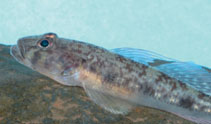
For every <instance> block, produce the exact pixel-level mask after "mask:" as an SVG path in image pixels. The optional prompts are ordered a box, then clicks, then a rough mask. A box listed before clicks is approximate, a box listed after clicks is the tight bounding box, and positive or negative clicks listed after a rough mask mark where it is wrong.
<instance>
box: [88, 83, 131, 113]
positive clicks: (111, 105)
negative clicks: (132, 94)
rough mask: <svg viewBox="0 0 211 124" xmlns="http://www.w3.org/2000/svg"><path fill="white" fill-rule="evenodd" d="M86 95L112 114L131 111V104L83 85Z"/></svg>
mask: <svg viewBox="0 0 211 124" xmlns="http://www.w3.org/2000/svg"><path fill="white" fill-rule="evenodd" d="M84 89H85V91H86V93H87V94H88V96H89V97H90V98H91V99H92V100H93V101H94V102H95V103H96V104H97V105H99V106H101V107H102V108H104V109H105V110H107V111H110V112H111V113H114V114H127V113H128V112H129V111H131V109H132V107H133V104H131V103H129V102H127V101H126V100H123V99H121V98H117V97H114V96H111V95H108V94H104V93H102V92H101V91H99V90H95V89H92V88H89V87H86V86H85V88H84Z"/></svg>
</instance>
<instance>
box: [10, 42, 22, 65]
mask: <svg viewBox="0 0 211 124" xmlns="http://www.w3.org/2000/svg"><path fill="white" fill-rule="evenodd" d="M10 55H11V56H13V58H15V59H16V61H18V62H19V63H21V64H23V62H24V56H23V52H21V50H20V47H19V45H13V46H11V47H10Z"/></svg>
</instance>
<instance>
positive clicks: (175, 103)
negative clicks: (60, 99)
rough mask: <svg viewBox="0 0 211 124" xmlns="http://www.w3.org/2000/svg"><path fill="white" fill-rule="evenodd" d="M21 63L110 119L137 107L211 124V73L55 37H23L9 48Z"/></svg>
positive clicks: (147, 55)
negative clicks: (80, 94)
mask: <svg viewBox="0 0 211 124" xmlns="http://www.w3.org/2000/svg"><path fill="white" fill-rule="evenodd" d="M10 54H11V55H12V56H13V57H14V58H15V59H16V60H17V61H18V62H19V63H21V64H23V65H25V66H27V67H29V68H31V69H33V70H34V71H37V72H39V73H41V74H43V75H46V76H47V77H49V78H51V79H53V80H55V81H57V82H58V83H60V84H63V85H66V86H79V87H82V88H83V89H84V90H85V92H86V94H87V95H88V97H89V98H90V99H91V100H92V101H93V102H94V103H95V104H97V105H99V106H100V107H102V108H103V109H105V110H107V111H109V112H111V113H114V114H122V115H126V114H128V113H129V112H130V111H131V110H132V109H134V108H135V107H137V106H143V107H150V108H154V109H158V110H163V111H166V112H169V113H172V114H175V115H177V116H180V117H182V118H184V119H186V120H190V121H192V122H195V123H199V124H211V69H209V68H207V67H204V66H201V65H197V64H195V63H193V62H182V61H178V60H175V59H171V58H168V57H165V56H162V55H159V54H157V53H154V52H151V51H148V50H143V49H136V48H127V47H125V48H115V49H105V48H103V47H100V46H96V45H94V44H90V43H87V42H83V41H79V40H74V39H67V38H62V37H59V36H58V35H57V34H56V33H52V32H50V33H45V34H41V35H33V36H26V37H23V38H20V39H19V40H18V41H17V44H16V45H13V46H11V48H10Z"/></svg>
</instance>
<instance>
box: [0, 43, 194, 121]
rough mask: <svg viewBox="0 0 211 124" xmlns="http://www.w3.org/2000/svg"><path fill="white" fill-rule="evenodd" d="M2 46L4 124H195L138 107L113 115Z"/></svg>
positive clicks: (1, 110)
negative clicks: (19, 59) (17, 57)
mask: <svg viewBox="0 0 211 124" xmlns="http://www.w3.org/2000/svg"><path fill="white" fill-rule="evenodd" d="M9 47H10V46H4V45H0V124H18V123H43V124H107V123H109V124H192V122H189V121H187V120H184V119H182V118H180V117H177V116H175V115H172V114H170V113H167V112H163V111H159V110H155V109H151V108H146V107H137V108H136V109H134V110H133V111H132V112H130V113H129V114H128V115H125V116H123V115H115V114H111V113H110V112H107V111H105V110H103V109H102V108H100V107H99V106H98V105H96V104H95V103H93V102H92V101H91V100H90V99H89V98H88V97H87V95H86V93H85V92H84V90H83V89H82V88H80V87H68V86H63V85H61V84H59V83H57V82H55V81H53V80H51V79H49V78H47V77H45V76H43V75H41V74H39V73H37V72H35V71H33V70H31V69H29V68H27V67H25V66H23V65H21V64H19V63H18V62H16V61H15V60H14V59H13V58H12V57H11V56H10V54H9Z"/></svg>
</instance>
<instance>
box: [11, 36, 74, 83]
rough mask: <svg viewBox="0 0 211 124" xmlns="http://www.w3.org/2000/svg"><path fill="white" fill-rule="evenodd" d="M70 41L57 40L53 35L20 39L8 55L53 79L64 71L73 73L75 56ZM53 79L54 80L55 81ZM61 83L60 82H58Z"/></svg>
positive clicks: (59, 76)
mask: <svg viewBox="0 0 211 124" xmlns="http://www.w3.org/2000/svg"><path fill="white" fill-rule="evenodd" d="M71 43H72V42H71V40H70V42H69V40H67V39H63V38H59V37H58V36H57V35H56V34H55V33H46V34H44V35H36V36H28V37H23V38H20V39H19V40H18V42H17V45H13V46H12V47H11V48H10V54H11V55H12V56H13V57H14V58H15V59H16V60H17V61H18V62H19V63H21V64H23V65H25V66H27V67H29V68H31V69H33V70H35V71H38V72H40V73H41V74H44V75H46V76H48V77H51V78H53V79H55V78H57V79H58V78H60V79H58V80H61V74H62V73H63V72H64V71H67V70H71V71H73V70H74V69H73V65H74V61H75V59H77V58H76V56H74V54H73V53H71V47H67V46H71ZM57 79H55V80H57ZM60 82H61V81H60Z"/></svg>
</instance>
